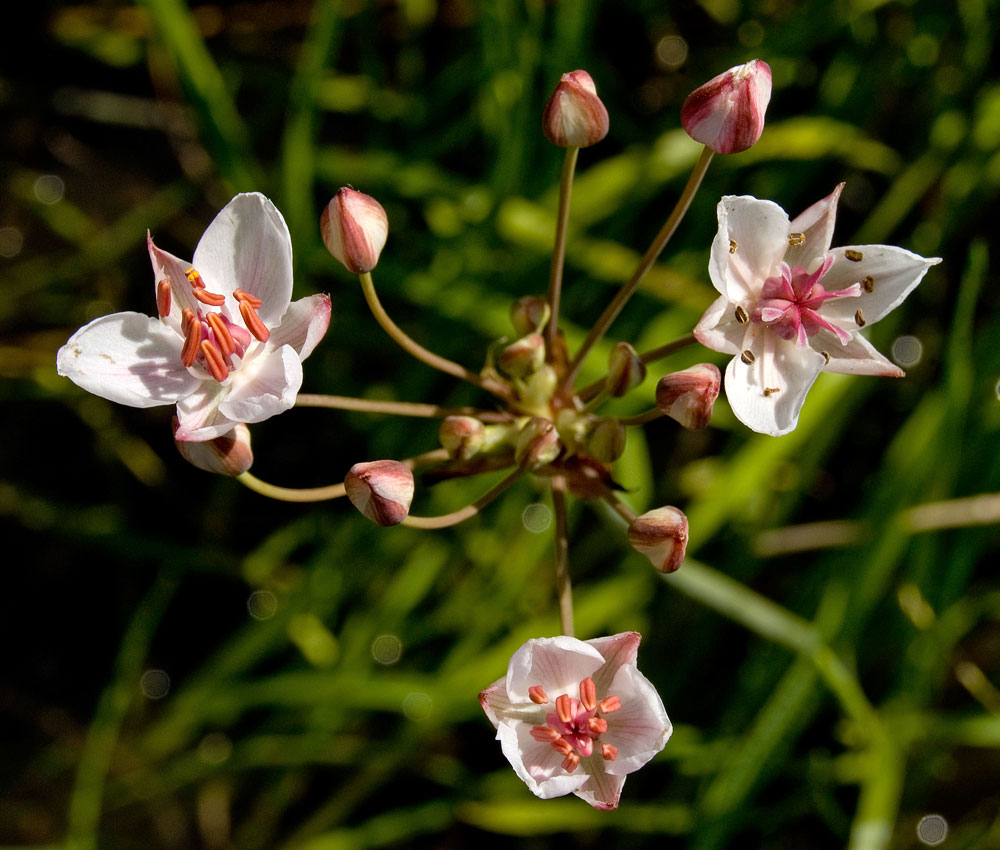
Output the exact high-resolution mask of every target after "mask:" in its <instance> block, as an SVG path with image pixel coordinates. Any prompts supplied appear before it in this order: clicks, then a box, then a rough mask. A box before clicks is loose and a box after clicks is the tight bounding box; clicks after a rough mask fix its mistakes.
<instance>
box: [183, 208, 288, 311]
mask: <svg viewBox="0 0 1000 850" xmlns="http://www.w3.org/2000/svg"><path fill="white" fill-rule="evenodd" d="M192 264H193V265H194V267H195V268H196V269H198V271H199V272H200V273H201V276H202V279H203V280H204V281H205V286H206V287H207V288H208V289H209V290H210V291H212V292H218V293H221V294H223V295H226V296H231V295H232V294H233V291H234V290H236V289H242V290H243V291H244V292H248V293H249V294H250V295H255V296H256V297H257V298H259V299H260V300H261V301H262V302H263V304H261V306H260V308H259V309H258V310H257V314H258V315H259V316H260V318H261V319H262V320H263V321H264V324H265V325H267V326H268V327H270V326H271V325H276V324H277V323H278V322H279V321H280V320H281V317H282V315H284V313H285V310H287V309H288V303H289V301H291V298H292V240H291V237H290V236H289V234H288V226H287V225H286V224H285V220H284V219H283V218H282V217H281V213H280V212H278V209H277V208H276V207H275V206H274V204H272V203H271V202H270V201H269V200H268V199H267V198H265V197H264V196H263V195H261V194H260V193H259V192H249V193H247V194H243V195H237V196H236V197H235V198H233V199H232V200H231V201H230V202H229V203H228V204H226V206H225V207H224V208H223V209H222V210H221V211H220V212H219V214H218V215H217V216H216V217H215V219H214V220H213V221H212V223H211V224H210V225H209V226H208V229H207V230H206V231H205V233H204V234H203V235H202V237H201V241H200V242H199V243H198V247H197V248H196V249H195V252H194V261H193V263H192ZM234 304H235V302H233V301H232V300H231V299H230V300H229V301H227V303H226V306H225V308H224V310H225V311H226V313H227V315H228V316H229V318H230V319H232V320H233V321H235V322H239V323H241V324H242V322H241V320H240V317H239V311H238V310H237V309H235V307H234Z"/></svg>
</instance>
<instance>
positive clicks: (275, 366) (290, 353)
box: [219, 345, 302, 424]
mask: <svg viewBox="0 0 1000 850" xmlns="http://www.w3.org/2000/svg"><path fill="white" fill-rule="evenodd" d="M301 386H302V361H301V360H299V355H298V354H296V352H295V350H294V349H293V348H292V347H291V346H290V345H283V346H281V348H279V349H277V350H271V349H270V348H267V349H265V350H264V351H262V352H261V353H260V354H259V355H257V356H256V357H254V358H252V359H250V358H248V359H247V360H245V361H244V362H243V364H242V366H241V367H240V369H239V371H238V372H236V373H234V375H233V385H232V388H231V389H230V391H229V393H228V395H227V396H226V398H225V399H224V400H223V401H222V402H220V404H219V410H220V412H221V413H222V414H223V415H224V416H228V417H229V418H230V419H232V420H234V421H236V422H246V423H247V424H250V423H253V422H263V421H264V420H265V419H270V418H271V417H272V416H275V415H276V414H278V413H282V412H284V411H286V410H289V409H291V408H292V407H293V406H294V405H295V396H296V395H298V392H299V387H301Z"/></svg>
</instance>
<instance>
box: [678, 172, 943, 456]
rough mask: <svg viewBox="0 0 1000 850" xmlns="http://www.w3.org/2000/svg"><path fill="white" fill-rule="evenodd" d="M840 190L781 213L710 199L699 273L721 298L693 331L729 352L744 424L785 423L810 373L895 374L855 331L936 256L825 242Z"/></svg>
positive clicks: (732, 400) (776, 432) (778, 430)
mask: <svg viewBox="0 0 1000 850" xmlns="http://www.w3.org/2000/svg"><path fill="white" fill-rule="evenodd" d="M841 189H843V184H841V185H839V186H838V187H837V188H836V189H835V190H834V191H833V192H832V193H831V194H830V195H829V196H828V197H826V198H824V199H823V200H821V201H817V202H816V203H815V204H813V205H812V206H811V207H809V209H807V210H806V211H805V212H804V213H802V214H801V215H800V216H799V217H798V218H796V219H794V220H793V221H791V222H789V220H788V215H787V214H786V213H785V211H784V210H783V209H781V207H779V206H778V205H777V204H774V203H771V202H770V201H761V200H758V199H757V198H753V197H749V196H740V197H735V196H727V197H724V198H723V199H722V200H721V201H720V202H719V207H718V215H719V232H718V233H717V234H716V237H715V241H714V242H713V244H712V258H711V261H710V263H709V275H710V277H711V278H712V283H713V284H714V285H715V288H716V289H717V290H718V291H719V292H720V293H721V297H720V298H718V299H716V301H715V303H714V304H712V306H711V307H709V308H708V310H707V311H706V312H705V315H704V316H702V318H701V321H700V322H699V323H698V325H697V327H696V328H695V329H694V335H695V337H696V338H697V339H698V341H699V342H701V343H702V344H703V345H706V346H708V347H709V348H712V349H714V350H715V351H722V352H725V353H727V354H733V355H735V357H733V359H732V360H731V361H730V363H729V366H728V368H727V369H726V378H725V387H726V395H727V397H728V398H729V404H730V405H731V406H732V408H733V412H734V413H735V414H736V416H737V418H738V419H739V420H740V421H741V422H743V423H744V424H745V425H746V426H747V427H749V428H752V429H753V430H754V431H759V432H761V433H763V434H770V435H772V436H775V437H777V436H780V435H782V434H787V433H788V432H789V431H791V430H793V429H794V428H795V426H796V424H797V423H798V419H799V411H800V410H801V409H802V403H803V402H804V401H805V397H806V393H807V392H808V391H809V388H810V387H811V386H812V384H813V381H815V380H816V377H817V375H819V373H820V372H823V371H825V372H843V373H848V374H853V375H886V376H890V377H902V375H903V371H902V369H900V368H899V367H897V366H895V365H894V364H893V363H891V362H890V361H889V360H887V359H886V358H885V357H884V356H882V355H881V354H879V352H878V351H876V350H875V348H874V346H872V344H871V343H870V342H868V340H866V339H865V338H864V337H863V336H861V334H860V333H858V331H859V330H860V329H861V328H862V327H864V326H865V325H870V324H873V323H875V322H877V321H878V320H879V319H881V318H882V317H883V316H884V315H885V314H886V313H888V312H889V311H890V310H892V309H893V308H894V307H896V306H897V305H898V304H900V303H901V302H902V300H903V299H904V298H905V297H906V296H907V295H908V294H909V293H910V292H911V290H913V288H914V287H915V286H916V285H917V284H918V283H920V281H921V279H922V278H923V276H924V274H926V272H927V270H928V269H929V268H930V267H931V266H933V265H935V264H936V263H939V262H940V259H939V258H932V259H926V258H924V257H920V256H918V255H916V254H913V253H911V252H910V251H906V250H904V249H902V248H895V247H892V246H889V245H855V246H850V247H844V248H834V249H831V248H830V240H831V238H832V236H833V226H834V221H835V218H836V214H837V199H838V198H839V197H840V192H841Z"/></svg>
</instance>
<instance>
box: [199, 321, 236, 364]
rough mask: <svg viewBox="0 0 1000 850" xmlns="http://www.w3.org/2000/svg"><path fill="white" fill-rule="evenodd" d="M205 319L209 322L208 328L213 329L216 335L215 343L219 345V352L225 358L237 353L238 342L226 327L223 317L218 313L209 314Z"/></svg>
mask: <svg viewBox="0 0 1000 850" xmlns="http://www.w3.org/2000/svg"><path fill="white" fill-rule="evenodd" d="M205 318H206V319H207V320H208V326H209V327H210V328H211V329H212V333H214V334H215V341H216V343H218V346H219V351H221V352H222V354H223V356H224V357H228V356H229V355H230V354H232V353H233V352H234V351H236V342H235V341H234V340H233V335H232V334H231V333H230V332H229V328H228V327H226V323H225V322H224V321H223V319H222V316H220V315H219V314H218V313H209V314H208V315H207V316H206V317H205Z"/></svg>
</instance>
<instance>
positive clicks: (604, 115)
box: [542, 71, 608, 148]
mask: <svg viewBox="0 0 1000 850" xmlns="http://www.w3.org/2000/svg"><path fill="white" fill-rule="evenodd" d="M542 130H543V132H544V133H545V138H546V139H548V140H549V141H550V142H552V144H554V145H558V146H559V147H561V148H586V147H590V145H595V144H597V143H598V142H599V141H600V140H601V139H603V138H604V137H605V136H606V135H607V134H608V110H607V109H605V108H604V104H603V103H601V99H600V98H599V97H598V96H597V86H595V85H594V80H593V79H592V78H591V76H590V74H588V73H587V72H586V71H573V72H572V73H569V74H563V75H562V78H561V79H560V80H559V85H558V86H556V90H555V91H554V92H553V93H552V97H550V98H549V102H548V103H546V104H545V112H544V113H543V115H542Z"/></svg>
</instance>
